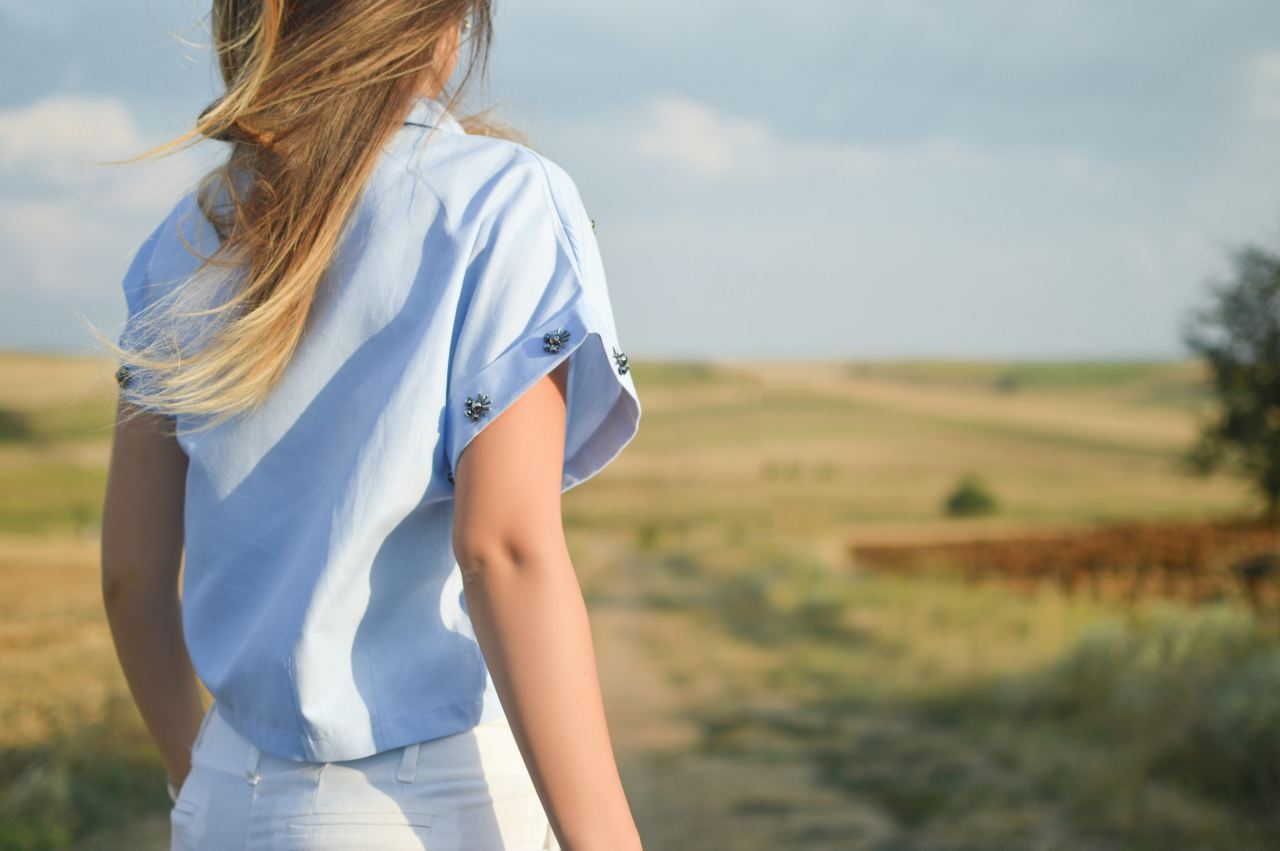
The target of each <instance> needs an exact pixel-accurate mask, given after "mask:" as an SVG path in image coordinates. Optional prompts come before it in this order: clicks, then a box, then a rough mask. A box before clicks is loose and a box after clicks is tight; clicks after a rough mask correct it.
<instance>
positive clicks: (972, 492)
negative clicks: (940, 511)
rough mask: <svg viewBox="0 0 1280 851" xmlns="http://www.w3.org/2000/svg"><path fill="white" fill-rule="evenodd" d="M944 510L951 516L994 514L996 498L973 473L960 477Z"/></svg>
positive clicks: (948, 497)
mask: <svg viewBox="0 0 1280 851" xmlns="http://www.w3.org/2000/svg"><path fill="white" fill-rule="evenodd" d="M945 508H946V512H947V514H948V515H949V516H951V517H974V516H977V515H982V514H994V513H995V510H996V498H995V497H994V496H993V495H992V494H991V491H990V490H988V489H987V486H986V485H985V484H983V482H982V480H981V479H979V478H978V477H977V476H975V475H972V474H970V475H966V476H963V477H961V479H960V482H959V483H958V484H957V485H956V488H955V490H953V491H952V492H951V493H950V495H948V496H947V501H946V504H945Z"/></svg>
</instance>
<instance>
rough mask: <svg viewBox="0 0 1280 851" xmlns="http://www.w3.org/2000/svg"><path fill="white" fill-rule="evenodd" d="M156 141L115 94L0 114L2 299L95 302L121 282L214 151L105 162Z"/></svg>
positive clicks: (69, 99) (62, 99)
mask: <svg viewBox="0 0 1280 851" xmlns="http://www.w3.org/2000/svg"><path fill="white" fill-rule="evenodd" d="M158 141H161V140H158V139H151V138H148V137H147V135H146V134H145V133H144V132H143V131H142V130H141V128H140V127H139V125H138V123H137V121H136V120H135V119H134V117H133V113H132V112H131V111H130V110H129V108H128V106H127V105H126V104H124V103H123V102H122V101H120V100H118V99H115V98H107V97H88V96H82V97H76V96H65V95H59V96H53V97H49V98H46V99H44V100H41V101H38V102H36V103H33V104H30V105H28V106H25V107H21V108H18V109H9V110H3V111H0V183H3V184H4V185H5V186H6V192H5V194H4V195H3V196H2V197H0V251H3V252H4V254H5V256H6V257H7V260H6V263H5V265H4V269H3V271H0V296H3V295H6V294H11V295H17V294H21V293H30V292H31V291H32V290H34V291H35V292H36V293H38V294H39V295H41V296H44V297H49V296H56V297H60V298H61V297H65V298H68V299H72V300H74V299H76V298H77V297H86V298H91V299H92V298H93V297H95V296H100V295H101V294H102V293H103V292H105V291H107V290H108V289H109V288H111V287H115V286H118V282H119V279H120V276H121V275H122V274H123V272H124V269H125V265H126V264H127V262H128V260H129V258H130V257H131V256H132V254H133V251H134V250H135V249H136V248H137V246H138V245H139V244H140V243H141V241H142V239H143V238H145V236H146V235H147V234H148V233H149V232H150V230H151V228H154V227H155V225H156V224H158V223H159V221H160V220H161V219H162V218H163V216H164V215H165V214H166V213H167V212H168V210H169V209H171V208H172V205H173V204H174V203H175V202H176V201H177V199H178V197H179V196H180V195H181V194H182V193H183V192H185V191H186V190H187V189H188V188H190V187H191V186H192V185H194V182H195V180H196V179H197V178H198V177H199V174H200V173H201V172H202V171H203V170H204V168H207V167H208V165H210V164H211V157H210V156H209V154H216V153H217V152H216V151H212V150H211V151H208V152H207V153H205V154H201V153H198V152H196V151H184V152H181V153H178V154H176V155H173V156H169V157H162V158H160V159H157V160H152V161H148V162H145V163H142V164H137V165H131V166H114V165H101V164H99V163H101V162H102V161H105V160H111V159H119V158H124V157H127V156H130V155H132V154H136V153H138V152H140V151H142V150H145V149H146V148H148V147H150V146H151V145H153V144H155V143H156V142H158Z"/></svg>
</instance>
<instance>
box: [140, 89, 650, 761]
mask: <svg viewBox="0 0 1280 851" xmlns="http://www.w3.org/2000/svg"><path fill="white" fill-rule="evenodd" d="M179 229H181V236H182V237H185V239H186V240H187V241H188V242H190V243H192V244H193V245H194V246H196V247H197V248H198V249H199V250H200V252H201V253H202V254H208V253H210V252H211V251H212V249H213V248H214V247H216V245H217V237H216V235H215V233H214V230H213V228H212V227H211V226H210V225H209V223H208V222H207V221H205V220H204V219H203V217H202V214H201V213H200V209H199V207H198V205H197V204H196V202H195V196H194V193H192V194H190V195H188V196H186V197H185V198H183V199H182V200H181V201H180V202H179V203H178V205H177V206H176V207H175V208H174V210H173V212H172V213H171V214H170V216H169V217H168V218H167V219H166V220H165V222H164V223H163V224H162V225H161V226H160V227H159V228H158V229H157V230H156V232H155V233H154V234H152V236H151V237H150V238H149V239H148V240H147V242H146V243H144V245H143V246H142V248H141V249H140V250H139V252H138V253H137V255H136V257H135V260H134V262H133V264H132V266H131V268H130V270H129V272H128V274H127V276H126V279H125V281H124V288H125V292H126V296H127V298H128V302H129V309H130V317H131V320H132V319H133V318H134V317H136V316H137V315H138V311H140V310H141V309H142V308H143V307H144V306H146V305H147V304H148V303H149V302H150V301H151V299H153V298H154V297H156V296H157V295H160V294H163V293H164V292H166V290H167V289H169V288H171V287H173V286H174V285H175V284H180V283H181V281H182V280H183V279H184V278H185V277H186V276H187V275H189V274H190V273H191V272H192V271H193V270H194V269H195V267H196V266H197V264H198V258H197V257H196V256H194V255H193V254H192V253H191V252H190V251H189V250H188V249H187V248H186V247H185V246H184V245H183V239H182V238H180V236H179ZM135 332H136V328H135V326H134V325H133V323H132V322H131V323H130V325H129V326H127V327H126V328H125V331H124V333H123V334H122V335H121V338H120V342H121V345H125V346H127V345H130V344H131V343H136V342H138V341H137V340H134V339H133V335H134V334H135ZM566 358H568V359H569V360H570V364H571V365H570V372H569V383H568V392H567V395H566V405H567V430H566V437H565V455H564V458H565V462H564V473H563V480H562V490H567V489H568V488H570V487H573V486H575V485H576V484H579V483H581V482H583V481H585V480H586V479H588V478H590V477H591V476H593V475H595V474H596V473H597V472H599V471H600V470H601V469H603V467H604V466H605V465H607V464H608V463H609V462H610V461H611V460H612V459H613V458H614V457H615V456H616V455H617V454H618V453H619V452H620V451H621V450H622V448H623V447H624V446H625V445H626V444H627V443H628V442H629V441H630V440H631V439H632V437H633V436H634V435H635V433H636V431H637V429H638V424H639V418H640V412H641V411H640V404H639V400H638V397H637V395H636V391H635V386H634V383H633V380H632V377H631V375H630V372H629V370H628V366H627V359H626V355H625V353H624V352H623V348H622V345H621V342H620V341H619V340H618V337H617V332H616V328H615V325H614V319H613V311H612V306H611V304H610V300H609V295H608V291H607V288H606V283H605V277H604V272H603V267H602V265H601V262H600V256H599V252H598V249H597V246H596V242H595V237H594V234H593V228H592V223H591V220H590V218H589V217H588V215H587V213H586V210H585V209H584V208H583V205H582V202H581V200H580V198H579V195H578V192H577V189H576V187H575V186H574V184H573V182H572V180H571V179H570V178H569V177H568V175H567V174H565V172H564V171H563V170H562V169H560V168H559V167H558V166H556V165H555V164H554V163H552V162H550V161H548V160H546V159H545V158H544V157H542V156H540V155H538V154H536V153H534V152H532V151H530V150H529V149H528V148H525V147H523V146H521V145H518V144H516V143H513V142H509V141H505V140H501V139H494V138H490V137H485V136H472V135H468V134H466V133H464V132H463V130H462V128H461V126H460V125H459V124H458V122H457V121H456V120H455V119H454V118H453V117H452V116H451V115H449V114H448V113H447V112H445V110H444V108H443V107H442V105H441V104H440V102H439V101H437V100H435V99H432V98H427V97H422V98H420V99H418V100H417V101H415V103H414V105H413V108H412V111H411V112H410V114H409V117H408V121H407V122H406V124H405V126H404V127H403V128H402V129H401V130H399V131H397V133H396V134H395V135H394V136H393V137H392V138H391V140H390V141H389V142H388V144H387V145H386V147H385V149H384V151H383V154H382V157H381V159H380V160H379V163H378V165H377V168H376V170H375V172H374V174H373V176H372V178H371V180H370V182H369V184H368V186H367V189H366V190H365V193H364V196H363V198H362V200H361V202H360V204H359V205H358V206H357V208H356V210H355V213H354V215H353V217H352V219H351V221H350V223H349V225H348V230H347V232H346V234H345V236H344V238H343V240H342V242H341V244H340V245H339V248H338V251H337V254H336V255H335V258H334V260H333V262H332V264H331V266H330V267H329V271H328V272H327V273H326V276H325V278H324V280H323V282H322V285H321V287H320V289H319V290H318V291H317V294H316V298H315V301H314V303H313V305H312V308H311V311H310V313H309V314H308V318H307V327H306V330H305V333H304V335H303V337H302V338H301V341H300V343H299V346H298V348H297V351H296V352H295V354H294V355H293V357H292V359H291V360H290V361H289V364H288V366H287V368H286V371H285V373H284V375H283V378H282V379H281V381H280V383H279V384H278V385H277V386H276V387H275V388H273V390H272V392H271V393H270V394H269V395H268V396H267V398H266V400H265V402H264V404H263V405H262V406H261V407H259V408H257V409H255V410H253V411H251V412H249V413H247V414H243V415H240V416H237V417H235V418H233V419H231V420H228V421H226V422H224V423H221V424H219V425H216V426H214V427H212V428H209V429H206V430H202V431H195V430H188V429H187V428H186V426H188V425H191V423H189V422H188V421H187V419H186V418H185V417H183V416H179V417H177V421H176V426H177V440H178V442H179V443H180V444H181V446H182V448H183V450H184V451H185V452H186V453H187V455H188V457H189V459H190V466H189V469H188V473H187V487H186V504H185V530H184V532H185V547H186V553H185V563H184V579H183V594H182V606H183V620H184V629H185V634H186V638H187V644H188V648H189V650H190V653H191V657H192V661H193V663H194V664H195V666H196V669H197V671H198V673H199V674H200V677H201V679H202V681H203V682H204V684H205V685H206V686H207V687H208V689H209V690H210V692H211V693H212V694H213V696H214V699H215V701H216V702H217V704H218V707H219V712H220V713H221V715H222V716H223V717H224V718H225V719H226V720H227V722H228V723H230V724H231V725H232V726H234V727H235V728H236V729H237V730H238V731H239V732H240V733H242V734H243V735H244V736H245V737H246V738H248V739H250V740H252V741H253V742H254V743H255V744H257V745H258V746H259V747H261V748H262V749H263V750H265V751H268V752H271V753H274V754H277V755H279V756H282V757H285V758H288V759H296V760H309V761H338V760H348V759H355V758H359V757H364V756H367V755H370V754H373V753H376V752H380V751H383V750H386V749H389V748H393V747H398V746H400V745H404V744H408V743H411V742H417V741H422V740H428V739H432V738H436V737H440V736H444V735H449V734H451V733H455V732H458V731H461V730H465V729H468V728H469V727H472V726H474V725H476V724H479V723H484V722H485V721H488V720H492V719H493V718H497V717H500V716H501V715H502V712H503V710H502V706H501V704H500V703H499V702H498V698H497V694H496V692H495V690H494V686H493V681H492V678H491V677H490V676H489V672H488V669H487V668H486V665H485V661H484V657H483V655H482V654H481V651H480V647H479V645H478V644H477V642H476V638H475V635H474V633H473V631H472V628H471V621H470V617H469V615H468V611H467V604H466V597H465V596H464V594H463V585H462V578H461V575H460V571H459V567H458V563H457V561H456V559H455V555H454V551H453V546H452V542H451V535H450V530H451V526H452V523H453V508H454V504H453V488H454V482H453V471H454V470H455V469H456V467H457V461H458V458H459V456H460V454H461V452H462V450H463V448H465V447H466V445H467V444H468V443H469V442H470V440H471V439H472V438H473V437H474V436H475V435H476V434H477V433H478V432H479V431H480V430H481V429H483V428H484V427H485V426H486V424H487V423H489V422H491V421H492V420H493V419H494V417H496V416H497V415H498V414H500V413H501V412H502V411H503V410H504V409H505V408H506V407H507V406H508V405H509V404H511V403H512V402H513V401H514V400H515V399H516V398H518V397H519V396H520V394H521V393H522V392H523V391H524V390H526V389H528V388H529V387H531V386H532V385H533V384H534V383H535V382H536V381H537V380H538V379H539V378H541V377H543V376H545V375H547V374H548V373H549V372H550V371H551V369H552V368H553V367H555V366H556V365H557V364H559V363H560V362H562V361H563V360H564V359H566ZM126 395H127V390H126Z"/></svg>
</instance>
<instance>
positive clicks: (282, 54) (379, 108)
mask: <svg viewBox="0 0 1280 851" xmlns="http://www.w3.org/2000/svg"><path fill="white" fill-rule="evenodd" d="M468 16H469V17H470V23H471V26H470V31H469V32H468V33H467V38H466V42H467V45H468V47H469V50H468V54H469V56H468V61H467V64H466V69H465V74H464V75H463V78H462V82H461V84H460V85H459V86H458V87H457V89H456V90H455V91H453V92H451V93H448V92H447V86H446V87H445V88H444V89H443V90H442V94H441V97H442V99H444V100H445V101H446V105H447V108H448V109H450V110H451V111H452V109H453V108H454V106H455V104H456V103H457V102H458V100H459V99H460V97H461V95H462V92H463V90H464V89H465V88H466V84H467V83H468V82H469V81H470V80H471V79H472V75H473V73H474V71H475V70H476V68H477V67H478V68H479V69H480V74H481V76H483V74H484V72H485V70H486V68H487V64H488V49H489V45H490V43H491V41H492V34H493V27H492V12H491V9H490V3H489V1H488V0H214V2H213V8H212V33H213V41H214V48H215V50H216V53H217V58H218V63H219V66H220V69H221V72H222V77H223V80H224V81H225V83H226V92H225V94H223V96H222V97H220V98H219V99H218V100H216V101H214V103H212V104H210V106H209V107H208V108H206V109H205V111H204V112H203V113H202V114H201V115H200V117H199V119H198V120H197V121H196V123H195V125H194V127H192V128H191V129H190V130H189V131H188V132H186V133H184V134H183V135H182V136H179V137H178V138H176V139H174V140H172V141H170V142H167V143H165V144H162V145H159V146H157V147H155V148H152V149H150V150H147V151H144V152H142V153H141V154H138V155H136V156H134V157H132V158H130V159H128V160H124V161H123V162H126V163H128V162H135V161H137V160H141V159H145V158H148V157H156V156H163V155H166V154H170V153H174V152H176V151H178V150H181V149H183V148H185V147H188V146H190V145H192V144H195V143H197V142H199V141H201V139H203V138H206V137H207V138H214V139H220V140H223V141H227V142H229V143H230V145H231V150H230V153H229V155H228V157H227V160H226V162H225V163H223V164H221V165H219V166H218V167H217V168H215V169H213V170H212V171H211V172H210V173H208V174H207V175H205V176H204V177H203V178H202V179H201V180H200V182H199V184H198V187H197V192H196V194H197V200H198V204H199V207H200V210H201V211H202V212H203V213H204V216H205V218H207V219H208V221H209V222H210V223H211V224H212V225H213V227H214V228H215V229H216V231H217V232H218V235H219V237H220V244H219V246H218V248H217V249H216V250H215V251H213V252H212V254H211V255H210V256H208V257H203V256H200V255H199V252H198V251H196V249H195V247H194V246H192V245H191V244H189V243H187V241H186V238H185V237H182V239H183V242H184V244H186V245H187V248H188V250H191V251H192V252H193V253H195V254H196V255H197V256H200V257H201V261H202V262H201V264H200V266H199V267H198V269H197V270H196V273H194V274H193V275H191V276H190V277H189V278H187V279H184V280H183V282H182V285H181V286H175V287H173V288H171V289H170V290H169V291H168V292H165V293H164V294H163V295H162V296H161V297H159V298H157V299H156V300H155V301H153V302H152V303H151V304H149V305H148V306H147V308H146V309H145V310H143V311H141V312H140V313H139V314H138V315H137V316H136V317H135V318H134V319H133V320H132V326H131V329H132V330H131V333H132V331H141V332H142V334H141V337H142V338H143V342H142V343H141V344H140V345H138V346H136V347H134V348H129V347H128V341H124V340H122V342H124V343H125V345H124V346H123V347H122V346H120V345H117V344H116V343H115V342H114V341H113V340H111V339H110V338H109V337H107V336H106V335H104V334H102V333H101V332H100V331H98V330H97V329H91V330H92V332H93V333H94V336H95V337H97V338H98V339H99V340H100V342H102V343H103V345H104V346H106V347H107V348H108V350H109V351H110V352H111V353H112V355H113V358H114V359H115V360H117V361H119V366H120V369H119V371H118V372H117V374H116V378H117V380H118V381H119V382H120V384H121V386H122V387H123V388H126V390H127V393H126V398H128V399H129V400H130V401H132V402H134V403H135V404H136V405H146V406H149V407H151V408H152V409H154V410H155V411H157V412H159V413H164V414H169V415H174V414H177V413H187V414H193V415H198V416H197V418H198V419H200V420H202V423H201V425H200V426H199V427H198V428H197V429H196V430H198V429H199V428H207V427H210V426H212V425H215V424H217V423H219V422H222V421H224V420H225V419H227V418H229V417H231V416H233V415H234V414H236V413H238V412H241V411H245V410H247V409H251V408H253V407H256V406H257V405H258V404H259V403H260V402H261V401H262V399H263V398H264V397H265V396H266V394H267V393H268V392H269V391H270V390H271V389H272V387H274V386H275V385H276V384H277V383H278V381H279V379H280V377H281V376H282V375H283V373H284V369H285V367H286V366H287V364H288V362H289V360H290V358H291V357H292V355H293V353H294V352H295V350H296V348H297V345H298V342H299V340H300V339H301V337H302V334H303V330H304V328H305V325H306V320H307V316H308V313H309V311H310V307H311V304H312V302H313V300H314V298H315V295H316V291H317V289H318V287H319V284H320V282H321V279H322V276H323V274H324V272H325V270H326V269H327V268H328V266H329V264H330V262H331V261H332V258H333V256H334V252H335V250H336V248H337V246H338V244H339V242H340V239H341V237H342V235H343V233H344V232H345V228H346V224H347V222H348V220H349V219H350V217H351V213H352V212H353V210H354V209H355V207H356V206H357V203H358V202H359V200H360V197H361V195H362V193H363V190H364V188H365V185H366V183H367V181H368V179H369V177H370V175H371V174H372V172H373V170H374V166H375V164H376V162H377V160H378V156H379V153H380V150H381V148H382V145H383V143H384V142H386V141H387V140H388V139H389V138H390V137H391V135H392V134H393V133H394V132H396V130H397V129H398V128H399V127H400V126H401V124H402V122H403V121H404V119H405V118H406V117H407V114H408V111H409V109H410V107H411V105H412V102H413V101H414V99H415V98H416V97H419V96H421V94H422V92H421V86H422V85H423V84H424V83H426V82H434V83H436V84H440V83H441V81H440V80H439V75H440V71H441V70H442V69H441V68H440V67H439V61H438V57H439V55H440V52H441V51H442V50H443V51H446V53H449V52H451V51H452V49H453V45H452V44H451V43H446V41H445V40H446V39H448V40H451V39H452V38H453V37H454V35H455V34H456V33H457V32H458V29H456V28H460V27H461V25H462V22H463V21H464V19H466V18H467V17H468ZM446 93H447V94H448V97H447V98H444V95H445V94H446ZM461 123H462V125H463V127H464V129H466V130H467V132H469V133H478V134H484V135H493V136H503V137H506V138H515V139H517V140H519V141H524V140H523V139H522V138H521V137H519V135H518V134H517V133H515V132H514V131H513V130H512V129H511V128H509V127H506V126H504V125H502V124H501V123H499V122H496V121H493V120H492V119H490V118H489V117H488V115H487V114H485V113H481V114H478V115H472V116H468V117H466V118H463V119H461ZM179 233H180V232H179ZM227 284H231V286H230V287H227V286H225V285H227ZM206 320H211V321H206ZM139 379H141V380H139ZM135 413H136V412H135ZM126 416H127V415H126Z"/></svg>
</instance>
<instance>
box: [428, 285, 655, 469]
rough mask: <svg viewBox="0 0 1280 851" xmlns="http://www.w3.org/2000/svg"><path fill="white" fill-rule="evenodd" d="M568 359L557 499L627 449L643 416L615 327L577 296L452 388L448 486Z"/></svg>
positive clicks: (448, 445)
mask: <svg viewBox="0 0 1280 851" xmlns="http://www.w3.org/2000/svg"><path fill="white" fill-rule="evenodd" d="M566 358H568V359H569V361H570V365H569V376H568V386H567V389H566V394H565V407H566V420H565V451H564V473H563V478H562V480H561V485H560V490H561V492H562V493H563V492H564V491H567V490H569V489H570V488H572V487H574V486H575V485H578V484H581V483H582V482H585V481H586V480H587V479H590V478H591V477H592V476H594V475H595V474H596V473H598V472H600V471H601V470H602V469H604V468H605V467H606V466H607V465H608V464H609V462H610V461H612V460H613V459H614V458H615V457H616V456H617V455H618V454H619V453H620V452H621V451H622V449H623V448H624V447H625V446H626V445H627V444H628V443H630V442H631V439H632V438H633V437H635V435H636V432H637V431H638V429H639V424H640V413H641V409H640V400H639V397H638V396H637V394H636V389H635V384H634V381H633V379H632V377H631V372H630V365H629V364H628V362H627V356H626V353H625V352H623V351H622V350H621V349H620V348H619V346H618V344H617V340H616V335H615V333H614V331H613V325H612V323H610V322H607V321H605V319H604V318H603V317H602V316H601V315H600V314H599V312H598V311H597V310H596V309H595V308H594V307H593V306H592V305H591V304H590V303H589V302H588V301H587V300H585V299H584V298H582V297H581V293H579V296H578V297H575V298H574V299H572V300H571V301H570V302H569V303H568V304H567V305H566V306H565V307H564V308H562V309H561V310H559V311H558V312H557V313H555V314H554V315H552V316H550V317H549V318H548V319H546V320H545V321H544V322H542V323H541V324H539V325H537V326H534V327H532V328H530V330H529V332H528V333H527V334H526V335H525V336H524V337H523V338H521V339H520V340H518V341H517V342H516V343H515V344H514V345H513V346H511V347H510V348H508V349H507V350H506V351H504V352H503V353H502V354H501V355H499V356H498V357H497V358H496V359H495V360H493V361H491V362H490V363H489V364H487V365H486V366H485V367H483V368H482V369H480V370H479V371H478V372H476V373H475V374H474V375H472V376H471V377H470V378H469V379H468V380H466V381H464V382H462V383H460V384H459V385H458V386H456V387H454V388H452V389H451V392H450V396H449V400H448V406H447V407H448V410H447V412H446V433H447V435H448V437H447V439H446V441H445V452H446V455H447V458H446V461H447V463H448V470H447V473H446V475H447V478H448V480H449V481H450V483H452V482H453V481H454V477H453V474H454V471H455V470H456V469H457V467H458V459H459V457H460V456H461V455H462V450H463V449H465V448H466V447H467V444H469V443H470V442H471V440H472V439H473V438H475V436H476V435H477V434H479V433H480V432H481V431H482V430H483V429H484V427H485V426H486V425H488V424H489V423H490V422H492V421H493V420H494V419H495V418H496V417H497V416H498V415H499V414H501V413H502V412H503V411H504V410H506V409H507V408H508V407H509V406H510V405H511V404H512V403H513V402H515V400H516V399H518V398H519V397H520V396H521V395H522V394H523V393H524V392H525V391H526V390H528V389H529V388H531V387H532V386H533V385H534V384H535V383H537V381H538V379H540V378H542V377H543V376H545V375H548V374H549V373H550V372H551V371H552V370H553V369H555V367H557V366H558V365H559V364H560V363H561V362H562V361H564V360H565V359H566Z"/></svg>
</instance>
